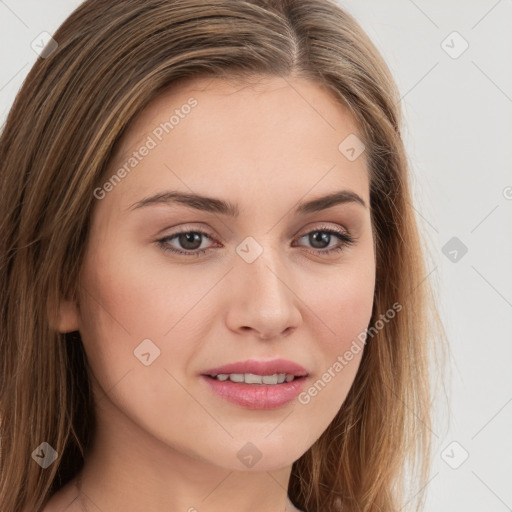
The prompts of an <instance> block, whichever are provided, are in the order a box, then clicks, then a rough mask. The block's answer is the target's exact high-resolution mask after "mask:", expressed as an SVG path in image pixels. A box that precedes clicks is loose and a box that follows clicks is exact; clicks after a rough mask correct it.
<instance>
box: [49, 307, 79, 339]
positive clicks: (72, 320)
mask: <svg viewBox="0 0 512 512" xmlns="http://www.w3.org/2000/svg"><path fill="white" fill-rule="evenodd" d="M56 316H57V318H56V320H55V321H54V322H53V323H52V327H53V328H54V329H55V330H56V331H59V332H60V333H66V332H73V331H78V319H79V316H80V315H79V310H78V306H77V304H76V302H74V301H73V300H69V299H62V300H61V301H60V302H59V305H58V308H57V315H56Z"/></svg>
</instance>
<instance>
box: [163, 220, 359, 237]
mask: <svg viewBox="0 0 512 512" xmlns="http://www.w3.org/2000/svg"><path fill="white" fill-rule="evenodd" d="M315 231H334V232H335V233H338V234H342V235H343V234H344V235H346V236H349V237H350V238H352V239H354V240H357V237H356V236H354V235H353V234H352V233H351V232H350V231H349V230H348V229H346V228H345V227H343V226H339V225H338V228H334V227H332V226H328V225H327V224H326V223H323V224H322V225H319V226H316V227H315V226H312V227H310V228H307V229H305V230H300V231H298V233H297V234H295V235H294V236H293V239H294V240H295V239H297V238H299V239H300V238H302V237H304V236H306V235H308V234H310V233H312V232H315ZM183 233H201V234H203V235H206V236H208V238H210V240H212V241H214V242H220V241H219V240H218V238H219V237H216V236H215V235H212V232H211V231H210V230H209V229H206V228H203V227H198V228H196V227H193V226H190V227H185V228H180V229H178V230H177V231H175V232H174V233H170V234H168V235H165V236H163V237H161V238H160V239H159V240H160V241H161V240H167V239H171V238H174V237H176V236H178V235H180V234H183Z"/></svg>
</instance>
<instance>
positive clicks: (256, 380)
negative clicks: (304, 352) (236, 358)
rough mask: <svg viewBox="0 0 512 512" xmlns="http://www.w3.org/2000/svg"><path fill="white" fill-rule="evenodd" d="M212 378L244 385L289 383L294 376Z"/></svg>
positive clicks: (246, 375) (237, 374) (220, 376)
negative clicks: (243, 383)
mask: <svg viewBox="0 0 512 512" xmlns="http://www.w3.org/2000/svg"><path fill="white" fill-rule="evenodd" d="M214 378H216V379H217V380H220V381H226V380H228V379H229V380H230V381H231V382H245V383H246V384H282V383H283V382H285V381H286V382H291V381H292V380H293V379H294V378H295V376H294V375H289V374H286V373H274V375H255V374H254V373H229V374H228V373H219V375H216V376H215V377H214Z"/></svg>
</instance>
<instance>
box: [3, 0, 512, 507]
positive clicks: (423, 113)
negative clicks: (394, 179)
mask: <svg viewBox="0 0 512 512" xmlns="http://www.w3.org/2000/svg"><path fill="white" fill-rule="evenodd" d="M80 3H81V2H80V1H78V0H0V63H1V67H0V69H1V74H0V123H2V124H3V122H4V121H5V117H6V115H7V112H8V110H9V108H10V106H11V104H12V102H13V100H14V97H15V95H16V93H17V91H18V90H19V88H20V86H21V84H22V82H23V80H24V78H25V76H26V75H27V73H28V71H29V69H30V67H31V66H32V64H33V63H34V62H35V60H36V57H37V55H36V53H35V52H34V50H33V49H32V47H31V45H32V43H33V41H37V39H38V36H39V35H40V34H41V33H42V32H49V33H50V34H53V32H54V31H55V30H56V29H57V28H58V26H59V25H60V24H61V23H62V22H63V21H64V19H65V18H66V17H67V16H68V15H69V14H70V13H71V12H72V10H73V9H74V8H75V7H77V6H78V5H79V4H80ZM339 3H340V5H342V6H344V7H345V8H347V10H348V11H349V12H351V13H352V14H353V15H354V16H355V17H356V18H357V20H358V21H359V22H360V24H361V25H362V26H363V28H364V29H365V30H366V31H367V33H368V34H369V36H370V37H371V39H372V40H373V42H374V43H375V44H376V45H377V47H378V48H379V50H380V51H381V52H382V54H383V56H384V58H385V60H386V61H387V63H388V65H389V67H390V69H391V71H392V73H393V74H394V77H395V79H396V81H397V84H398V86H399V89H400V91H401V95H402V100H401V101H402V106H403V109H404V114H405V118H406V126H405V138H406V144H407V149H408V153H409V158H410V162H411V166H412V171H413V184H414V193H415V208H416V211H417V213H418V219H419V221H420V225H421V229H422V233H423V235H424V238H425V243H426V245H427V246H428V249H429V251H430V253H431V255H432V257H431V261H430V262H429V271H428V275H427V276H425V278H426V279H429V280H431V281H432V284H433V285H434V287H435V289H436V291H437V295H438V304H439V308H440V312H441V316H442V320H443V322H444V325H445V328H446V331H447V334H448V338H449V342H450V350H451V358H452V360H451V366H450V373H449V374H448V375H447V381H448V382H447V384H448V386H449V391H450V394H449V410H448V411H447V410H446V407H444V408H443V407H441V406H439V407H438V408H437V415H438V417H439V420H438V421H439V424H438V425H436V426H434V428H433V438H434V443H435V453H434V464H433V468H432V473H431V476H430V481H429V484H428V490H427V494H428V498H427V507H426V511H427V512H434V511H435V512H482V511H486V512H502V511H503V512H504V511H506V510H512V486H511V485H510V483H511V475H512V435H511V433H512V334H511V333H512V30H511V28H512V27H511V21H512V1H511V0H498V1H496V0H478V1H477V0H473V1H466V2H464V3H462V2H457V1H455V0H451V1H442V0H436V1H426V0H414V1H413V0H390V1H382V0H345V1H343V0H339ZM447 412H449V416H448V415H447Z"/></svg>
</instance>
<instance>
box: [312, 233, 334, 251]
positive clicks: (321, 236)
mask: <svg viewBox="0 0 512 512" xmlns="http://www.w3.org/2000/svg"><path fill="white" fill-rule="evenodd" d="M318 235H319V236H318ZM330 236H331V235H330V233H326V232H325V231H317V232H316V233H314V234H313V235H310V241H311V243H312V245H313V247H315V244H316V243H317V242H320V248H324V247H325V246H324V245H321V244H322V243H323V242H325V245H329V239H330ZM318 239H320V240H318Z"/></svg>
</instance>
